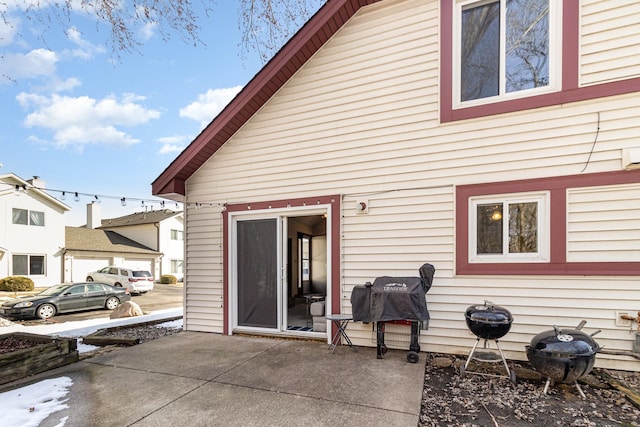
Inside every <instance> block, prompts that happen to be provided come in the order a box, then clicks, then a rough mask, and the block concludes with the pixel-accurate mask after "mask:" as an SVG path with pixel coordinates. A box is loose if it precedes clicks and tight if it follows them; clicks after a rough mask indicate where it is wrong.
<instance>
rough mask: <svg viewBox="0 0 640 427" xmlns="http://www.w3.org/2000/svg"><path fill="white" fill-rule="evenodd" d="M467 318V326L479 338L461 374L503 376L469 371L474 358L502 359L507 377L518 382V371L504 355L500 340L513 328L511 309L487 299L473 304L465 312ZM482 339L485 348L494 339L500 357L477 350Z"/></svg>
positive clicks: (495, 360) (483, 360) (485, 359)
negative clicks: (511, 367)
mask: <svg viewBox="0 0 640 427" xmlns="http://www.w3.org/2000/svg"><path fill="white" fill-rule="evenodd" d="M465 319H466V322H467V326H468V327H469V329H470V330H471V332H473V334H474V335H476V337H477V338H476V342H475V344H474V345H473V348H472V349H471V351H470V352H469V356H468V357H467V361H466V363H465V364H464V365H463V366H460V376H461V377H464V376H465V374H467V373H469V374H475V375H484V376H489V377H498V378H502V377H503V376H502V375H497V374H491V373H485V372H477V371H467V368H468V367H469V363H471V360H472V359H473V360H477V361H479V362H489V363H495V362H500V361H502V363H503V364H504V368H505V370H506V371H507V376H506V377H507V379H509V380H511V382H512V383H513V384H516V381H517V378H516V373H515V371H514V370H512V369H509V365H508V364H507V359H506V358H505V357H504V353H503V352H502V347H500V341H499V339H500V338H502V337H503V336H505V335H506V334H507V332H509V330H510V329H511V323H512V322H513V317H512V316H511V313H510V312H509V310H507V309H506V308H504V307H500V306H497V305H494V304H492V303H491V302H489V301H485V302H484V305H472V306H470V307H469V308H467V310H466V312H465ZM482 339H483V340H484V349H488V348H489V347H488V341H489V340H493V341H494V342H495V344H496V348H497V349H498V352H499V353H500V358H497V357H491V356H495V355H494V353H492V352H482V353H480V352H476V351H477V349H478V344H479V343H480V340H482Z"/></svg>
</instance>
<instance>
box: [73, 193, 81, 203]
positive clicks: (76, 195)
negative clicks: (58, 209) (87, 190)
mask: <svg viewBox="0 0 640 427" xmlns="http://www.w3.org/2000/svg"><path fill="white" fill-rule="evenodd" d="M73 200H75V201H76V202H79V201H80V196H79V195H78V192H76V194H75V195H74V196H73Z"/></svg>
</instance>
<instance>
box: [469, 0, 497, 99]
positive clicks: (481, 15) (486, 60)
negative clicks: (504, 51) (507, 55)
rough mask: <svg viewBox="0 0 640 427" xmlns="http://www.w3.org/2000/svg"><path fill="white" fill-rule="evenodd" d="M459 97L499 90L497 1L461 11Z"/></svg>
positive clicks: (487, 94)
mask: <svg viewBox="0 0 640 427" xmlns="http://www.w3.org/2000/svg"><path fill="white" fill-rule="evenodd" d="M461 43H462V46H461V55H462V57H461V58H460V64H461V75H460V81H461V83H460V85H461V86H460V99H461V100H462V101H468V100H471V99H479V98H486V97H488V96H495V95H498V94H499V82H500V4H499V3H498V2H493V3H489V4H485V5H482V6H478V7H472V8H468V9H465V10H463V11H462V42H461Z"/></svg>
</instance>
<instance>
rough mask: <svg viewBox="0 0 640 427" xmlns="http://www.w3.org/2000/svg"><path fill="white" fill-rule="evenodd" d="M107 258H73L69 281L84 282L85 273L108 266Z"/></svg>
mask: <svg viewBox="0 0 640 427" xmlns="http://www.w3.org/2000/svg"><path fill="white" fill-rule="evenodd" d="M109 262H110V261H109V259H108V258H74V259H73V266H72V267H71V280H72V281H74V282H84V281H85V280H86V278H87V273H89V272H91V271H96V270H99V269H101V268H103V267H106V266H108V265H109Z"/></svg>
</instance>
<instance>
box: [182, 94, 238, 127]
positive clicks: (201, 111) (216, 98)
mask: <svg viewBox="0 0 640 427" xmlns="http://www.w3.org/2000/svg"><path fill="white" fill-rule="evenodd" d="M241 89H242V86H235V87H230V88H224V89H209V90H208V91H207V93H205V94H200V95H198V100H197V101H194V102H192V103H191V104H189V105H187V106H186V107H184V108H181V109H180V117H186V118H189V119H192V120H197V121H199V122H200V124H201V125H202V126H203V127H204V126H206V125H207V124H208V123H209V122H210V121H211V120H213V119H214V117H216V116H217V115H218V114H219V113H220V112H221V111H222V110H223V109H224V107H226V106H227V104H228V103H229V102H230V101H231V100H232V99H233V97H235V96H236V95H237V94H238V92H240V90H241Z"/></svg>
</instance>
